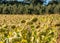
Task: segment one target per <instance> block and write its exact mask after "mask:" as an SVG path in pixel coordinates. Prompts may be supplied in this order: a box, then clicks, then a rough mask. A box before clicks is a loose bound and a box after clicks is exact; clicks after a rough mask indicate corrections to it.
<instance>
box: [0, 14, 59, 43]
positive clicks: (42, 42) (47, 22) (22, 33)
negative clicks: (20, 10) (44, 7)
mask: <svg viewBox="0 0 60 43" xmlns="http://www.w3.org/2000/svg"><path fill="white" fill-rule="evenodd" d="M59 41H60V15H58V14H55V15H54V14H51V15H0V43H60V42H59Z"/></svg>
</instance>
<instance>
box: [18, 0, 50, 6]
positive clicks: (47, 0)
mask: <svg viewBox="0 0 60 43" xmlns="http://www.w3.org/2000/svg"><path fill="white" fill-rule="evenodd" d="M18 1H24V0H18ZM49 1H51V0H46V3H44V4H46V5H47V4H48V3H49Z"/></svg>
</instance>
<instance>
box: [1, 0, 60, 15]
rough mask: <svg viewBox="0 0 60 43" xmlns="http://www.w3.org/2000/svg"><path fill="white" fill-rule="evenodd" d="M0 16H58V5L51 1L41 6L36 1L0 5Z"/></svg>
mask: <svg viewBox="0 0 60 43" xmlns="http://www.w3.org/2000/svg"><path fill="white" fill-rule="evenodd" d="M0 14H60V3H58V2H56V1H55V2H54V1H53V2H52V1H51V2H50V3H49V4H48V5H43V2H42V1H40V2H39V1H37V0H34V1H32V3H14V4H13V3H11V4H9V3H6V4H4V3H3V4H1V3H0Z"/></svg>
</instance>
